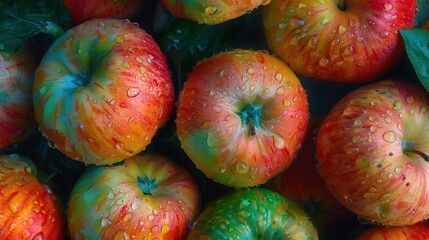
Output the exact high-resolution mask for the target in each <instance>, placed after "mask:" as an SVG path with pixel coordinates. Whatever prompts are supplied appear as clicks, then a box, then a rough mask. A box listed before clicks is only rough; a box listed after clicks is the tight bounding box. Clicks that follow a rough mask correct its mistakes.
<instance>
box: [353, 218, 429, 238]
mask: <svg viewBox="0 0 429 240" xmlns="http://www.w3.org/2000/svg"><path fill="white" fill-rule="evenodd" d="M411 239H412V240H427V239H429V225H428V224H427V223H424V222H419V223H416V224H413V225H411V226H405V227H383V226H375V227H372V228H370V229H368V230H366V231H365V232H363V233H362V234H361V235H359V236H358V237H357V239H356V240H411Z"/></svg>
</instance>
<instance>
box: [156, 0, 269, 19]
mask: <svg viewBox="0 0 429 240" xmlns="http://www.w3.org/2000/svg"><path fill="white" fill-rule="evenodd" d="M270 1H271V0H250V1H229V0H192V1H179V0H161V2H162V4H163V5H164V7H165V8H166V9H167V10H168V11H169V12H170V13H171V15H173V16H176V17H179V18H184V19H188V20H193V21H197V22H199V23H201V24H210V25H214V24H219V23H223V22H226V21H228V20H231V19H235V18H238V17H240V16H243V15H244V14H246V13H248V12H250V11H252V10H254V9H255V8H258V7H259V6H261V5H267V4H268V3H269V2H270Z"/></svg>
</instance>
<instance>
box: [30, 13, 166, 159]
mask: <svg viewBox="0 0 429 240" xmlns="http://www.w3.org/2000/svg"><path fill="white" fill-rule="evenodd" d="M33 104H34V108H35V118H36V121H37V122H38V123H39V125H40V128H41V130H42V134H43V135H44V136H46V138H48V139H49V140H51V141H52V142H53V143H54V144H55V147H56V148H58V149H59V150H60V151H62V152H63V153H64V154H65V155H67V156H68V157H70V158H72V159H76V160H79V161H83V162H86V163H90V164H97V165H101V164H111V163H114V162H118V161H121V160H123V159H125V158H128V157H131V156H133V155H136V154H137V153H139V152H141V151H142V150H144V149H145V148H146V146H147V145H148V144H149V143H150V142H151V140H152V138H153V136H154V135H155V134H156V132H157V130H158V129H159V128H160V127H161V126H163V125H164V124H165V123H166V122H167V120H168V119H169V117H170V115H171V112H172V109H173V107H174V89H173V83H172V81H171V77H170V72H169V69H168V66H167V62H166V59H165V56H164V54H163V53H162V51H161V50H160V48H159V47H158V45H157V44H156V42H155V41H154V40H153V39H152V37H151V36H150V35H149V34H148V33H146V32H145V31H144V30H142V29H140V28H139V27H137V26H136V25H135V24H133V23H131V22H129V21H126V20H116V19H94V20H90V21H86V22H84V23H82V24H80V25H78V26H76V27H74V28H72V29H71V30H69V31H68V32H66V33H65V34H64V35H63V36H61V37H60V38H58V39H57V40H56V41H55V42H54V43H53V44H52V45H51V47H50V48H49V49H48V51H47V52H46V53H45V55H44V57H43V59H42V62H41V63H40V65H39V67H38V68H37V70H36V76H35V79H34V86H33Z"/></svg>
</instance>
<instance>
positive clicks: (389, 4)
mask: <svg viewBox="0 0 429 240" xmlns="http://www.w3.org/2000/svg"><path fill="white" fill-rule="evenodd" d="M384 8H385V9H386V10H387V11H392V9H393V5H392V4H391V3H389V2H386V3H385V4H384Z"/></svg>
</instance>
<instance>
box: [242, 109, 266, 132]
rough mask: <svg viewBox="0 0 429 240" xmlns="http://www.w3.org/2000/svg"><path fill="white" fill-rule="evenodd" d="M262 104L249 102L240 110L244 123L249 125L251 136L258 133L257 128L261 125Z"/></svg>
mask: <svg viewBox="0 0 429 240" xmlns="http://www.w3.org/2000/svg"><path fill="white" fill-rule="evenodd" d="M261 110H262V106H261V105H256V104H252V103H251V104H249V105H247V106H246V107H245V108H244V109H243V110H242V111H241V112H238V113H237V114H238V116H240V118H241V121H242V122H243V124H244V125H246V126H249V133H250V136H253V135H255V134H256V128H257V127H259V121H260V120H261V117H262V116H261Z"/></svg>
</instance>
